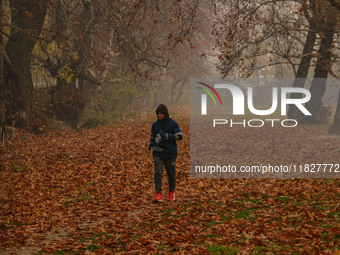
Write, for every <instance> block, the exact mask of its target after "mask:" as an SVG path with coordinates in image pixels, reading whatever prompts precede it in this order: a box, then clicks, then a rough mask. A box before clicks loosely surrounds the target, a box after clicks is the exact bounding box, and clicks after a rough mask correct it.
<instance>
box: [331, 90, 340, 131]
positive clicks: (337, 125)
mask: <svg viewBox="0 0 340 255" xmlns="http://www.w3.org/2000/svg"><path fill="white" fill-rule="evenodd" d="M329 134H331V135H340V89H339V97H338V104H337V107H336V112H335V117H334V121H333V124H332V126H331V128H330V129H329Z"/></svg>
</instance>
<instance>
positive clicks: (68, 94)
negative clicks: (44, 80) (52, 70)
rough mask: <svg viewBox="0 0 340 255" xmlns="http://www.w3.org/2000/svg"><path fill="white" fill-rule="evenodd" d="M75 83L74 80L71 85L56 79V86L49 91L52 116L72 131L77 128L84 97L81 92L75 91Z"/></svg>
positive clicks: (83, 105)
mask: <svg viewBox="0 0 340 255" xmlns="http://www.w3.org/2000/svg"><path fill="white" fill-rule="evenodd" d="M75 82H76V81H75V79H72V81H71V83H67V82H66V81H65V80H63V79H57V86H56V87H55V88H53V89H52V91H51V101H52V107H53V111H54V114H55V115H56V117H57V118H58V119H59V120H61V121H63V122H65V123H66V124H68V125H69V126H71V127H72V128H73V129H77V128H78V123H79V120H80V117H81V114H82V113H83V110H84V107H85V101H84V97H83V95H82V92H81V90H80V89H77V87H76V84H75Z"/></svg>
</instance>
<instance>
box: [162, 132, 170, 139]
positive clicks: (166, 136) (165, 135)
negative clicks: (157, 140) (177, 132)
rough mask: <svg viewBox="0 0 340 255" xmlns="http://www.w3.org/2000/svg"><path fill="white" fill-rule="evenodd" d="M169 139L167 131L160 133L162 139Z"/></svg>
mask: <svg viewBox="0 0 340 255" xmlns="http://www.w3.org/2000/svg"><path fill="white" fill-rule="evenodd" d="M168 139H169V134H168V133H164V134H163V135H162V141H166V140H168Z"/></svg>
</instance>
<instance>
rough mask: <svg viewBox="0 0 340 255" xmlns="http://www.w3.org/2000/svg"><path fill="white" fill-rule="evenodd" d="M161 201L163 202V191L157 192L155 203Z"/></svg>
mask: <svg viewBox="0 0 340 255" xmlns="http://www.w3.org/2000/svg"><path fill="white" fill-rule="evenodd" d="M161 202H163V196H162V193H157V197H156V199H155V201H154V203H161Z"/></svg>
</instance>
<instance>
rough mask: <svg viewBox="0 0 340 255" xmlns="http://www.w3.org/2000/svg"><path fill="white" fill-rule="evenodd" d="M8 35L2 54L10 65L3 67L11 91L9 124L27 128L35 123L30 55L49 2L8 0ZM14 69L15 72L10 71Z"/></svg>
mask: <svg viewBox="0 0 340 255" xmlns="http://www.w3.org/2000/svg"><path fill="white" fill-rule="evenodd" d="M9 3H10V8H11V25H12V28H11V34H10V37H11V38H13V39H9V40H8V42H7V44H6V47H5V51H6V53H7V56H8V57H9V60H10V61H11V64H12V66H8V65H5V71H6V74H7V77H6V82H7V84H8V88H9V90H10V92H11V95H10V108H9V118H10V121H11V122H12V123H11V124H12V125H15V126H18V127H22V128H29V127H30V126H31V125H32V123H33V122H34V95H33V81H32V76H31V70H30V63H31V54H32V51H33V48H34V45H35V43H36V41H37V37H38V36H39V35H40V33H41V31H42V28H43V24H44V20H45V16H46V11H47V4H48V1H36V0H10V1H9ZM13 70H15V72H13Z"/></svg>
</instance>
